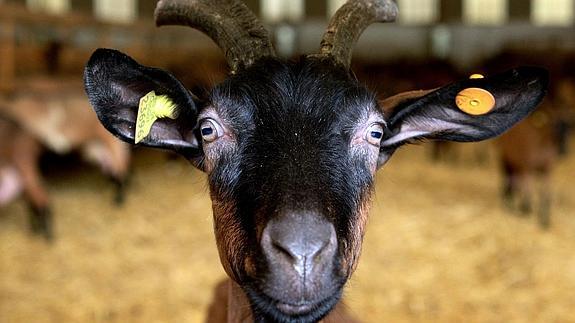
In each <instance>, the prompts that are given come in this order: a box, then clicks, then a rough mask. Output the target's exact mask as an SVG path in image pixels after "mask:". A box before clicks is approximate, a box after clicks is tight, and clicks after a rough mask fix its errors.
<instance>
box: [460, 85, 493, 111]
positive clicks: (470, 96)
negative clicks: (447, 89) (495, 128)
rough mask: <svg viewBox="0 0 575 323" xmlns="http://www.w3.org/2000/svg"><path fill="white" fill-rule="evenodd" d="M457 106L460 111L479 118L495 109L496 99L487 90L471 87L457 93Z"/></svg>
mask: <svg viewBox="0 0 575 323" xmlns="http://www.w3.org/2000/svg"><path fill="white" fill-rule="evenodd" d="M455 104H457V107H458V108H459V110H461V111H463V112H465V113H467V114H471V115H475V116H478V115H482V114H486V113H488V112H489V111H491V110H492V109H493V107H495V98H494V97H493V95H492V94H491V93H489V91H487V90H484V89H480V88H478V87H470V88H467V89H464V90H461V92H459V93H457V96H456V97H455Z"/></svg>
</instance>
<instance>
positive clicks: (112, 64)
mask: <svg viewBox="0 0 575 323" xmlns="http://www.w3.org/2000/svg"><path fill="white" fill-rule="evenodd" d="M84 85H85V88H86V93H87V94H88V98H89V99H90V103H91V104H92V106H93V108H94V110H95V111H96V114H97V115H98V118H99V119H100V122H102V124H103V125H104V127H105V128H106V129H108V131H110V132H111V133H112V134H114V135H115V136H117V137H118V138H120V139H122V140H123V141H126V142H128V143H131V144H134V137H135V129H136V117H137V114H138V105H139V102H140V99H141V98H142V97H143V96H145V95H146V94H147V93H149V92H151V91H154V92H155V93H156V94H157V95H165V96H167V97H168V98H169V99H170V100H171V101H172V102H173V103H174V104H175V105H176V109H177V111H175V112H176V114H177V118H175V119H169V118H162V119H158V120H156V122H155V123H154V124H153V126H152V128H151V130H150V133H149V134H148V135H147V136H146V137H145V138H144V139H143V140H142V141H141V142H140V143H139V144H142V145H144V146H149V147H158V148H165V149H170V150H174V151H176V152H178V153H181V154H182V155H184V156H185V157H187V158H192V157H195V156H197V155H199V154H200V148H199V144H198V140H197V139H196V136H195V135H194V128H195V126H196V122H197V115H198V109H197V107H196V104H195V103H194V99H193V96H192V94H191V93H190V92H188V90H187V89H186V88H184V86H183V85H182V84H181V83H180V82H179V81H178V80H177V79H176V78H175V77H174V76H172V75H171V74H170V73H168V72H166V71H163V70H161V69H157V68H151V67H146V66H142V65H140V64H138V63H137V62H136V61H134V60H133V59H132V58H130V57H129V56H127V55H125V54H123V53H121V52H119V51H115V50H111V49H98V50H96V51H95V52H94V53H93V54H92V57H91V58H90V60H89V61H88V64H87V65H86V68H85V70H84Z"/></svg>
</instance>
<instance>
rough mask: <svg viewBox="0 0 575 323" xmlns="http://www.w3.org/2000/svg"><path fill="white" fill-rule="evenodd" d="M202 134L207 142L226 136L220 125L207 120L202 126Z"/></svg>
mask: <svg viewBox="0 0 575 323" xmlns="http://www.w3.org/2000/svg"><path fill="white" fill-rule="evenodd" d="M200 134H201V135H202V139H203V140H204V141H205V142H212V141H214V140H216V139H218V138H219V137H221V136H222V135H223V134H224V131H223V129H222V127H221V126H220V124H219V123H218V122H217V121H215V120H213V119H205V120H203V121H202V123H201V124H200Z"/></svg>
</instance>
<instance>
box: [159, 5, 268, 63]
mask: <svg viewBox="0 0 575 323" xmlns="http://www.w3.org/2000/svg"><path fill="white" fill-rule="evenodd" d="M154 17H155V20H156V25H157V26H164V25H184V26H190V27H192V28H195V29H198V30H200V31H202V32H203V33H205V34H206V35H208V36H209V37H210V38H211V39H212V40H213V41H214V42H215V43H216V44H217V45H218V46H219V47H220V48H221V49H222V51H223V52H224V55H225V57H226V60H227V62H228V64H229V66H230V69H231V72H232V74H233V73H236V72H237V71H238V70H240V69H243V68H246V67H248V66H250V65H252V64H253V63H254V62H255V61H257V60H258V59H259V58H261V57H265V56H274V55H275V53H274V50H273V47H272V44H271V41H270V39H269V36H268V32H267V30H266V29H265V28H264V27H263V26H262V25H261V23H260V22H259V21H258V19H257V17H256V16H255V15H254V14H253V12H251V11H250V10H249V9H248V7H247V6H246V5H245V4H243V3H242V2H241V1H237V0H160V1H158V4H157V6H156V10H155V12H154Z"/></svg>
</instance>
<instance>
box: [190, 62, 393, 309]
mask: <svg viewBox="0 0 575 323" xmlns="http://www.w3.org/2000/svg"><path fill="white" fill-rule="evenodd" d="M198 119H199V125H200V132H201V133H206V134H207V135H204V136H203V137H204V139H203V141H202V146H203V151H204V155H203V156H202V157H201V160H198V161H197V162H198V164H199V165H200V166H201V167H203V168H204V169H205V170H206V171H207V172H208V174H209V183H210V188H211V189H210V191H211V197H212V201H213V211H214V220H215V230H216V241H218V244H219V251H220V256H221V257H222V258H221V259H222V263H223V264H224V267H225V268H226V270H227V272H228V274H229V275H230V276H232V277H234V278H235V279H236V281H239V282H241V284H242V285H243V286H245V287H246V290H247V291H248V294H249V295H250V296H251V297H252V299H253V300H254V301H255V302H254V303H255V304H262V303H263V304H269V305H276V307H277V308H279V309H280V312H284V313H293V314H301V313H302V312H310V309H312V308H320V307H322V306H323V304H329V305H330V306H331V305H332V304H334V303H335V302H336V301H337V299H338V296H339V294H340V290H341V287H342V286H343V283H344V282H345V280H346V279H347V277H348V276H349V274H350V273H351V272H352V270H353V267H354V266H355V264H356V259H357V256H358V253H359V249H360V246H361V237H362V236H363V227H364V224H365V220H366V215H367V205H368V200H369V193H370V191H371V186H372V182H373V174H374V172H375V169H376V165H377V159H378V155H379V141H380V139H381V138H382V137H383V127H384V121H383V115H382V114H381V112H380V110H379V109H378V106H377V102H376V100H375V99H374V96H373V95H372V94H370V93H369V92H368V91H367V90H366V89H364V88H363V87H361V86H359V85H358V84H357V82H356V81H355V80H354V79H352V78H351V77H350V76H349V74H348V73H347V72H346V71H345V70H340V69H334V68H333V67H332V66H330V65H326V64H325V63H323V62H321V61H318V60H309V59H308V60H303V61H301V62H298V63H293V64H284V63H281V62H278V61H275V60H274V61H271V60H267V61H263V62H260V63H258V64H257V65H255V66H253V67H251V68H250V69H249V70H246V71H245V72H244V73H242V74H241V75H237V76H235V77H232V78H230V79H229V80H227V81H226V82H224V83H223V84H221V85H219V86H218V87H216V88H215V89H214V91H213V93H212V99H211V104H210V105H208V106H207V107H206V108H205V109H202V111H201V112H200V113H199V118H198ZM263 308H266V309H267V308H274V306H268V305H266V306H262V309H263ZM274 310H275V309H274ZM278 315H279V314H278ZM316 319H317V317H316Z"/></svg>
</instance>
